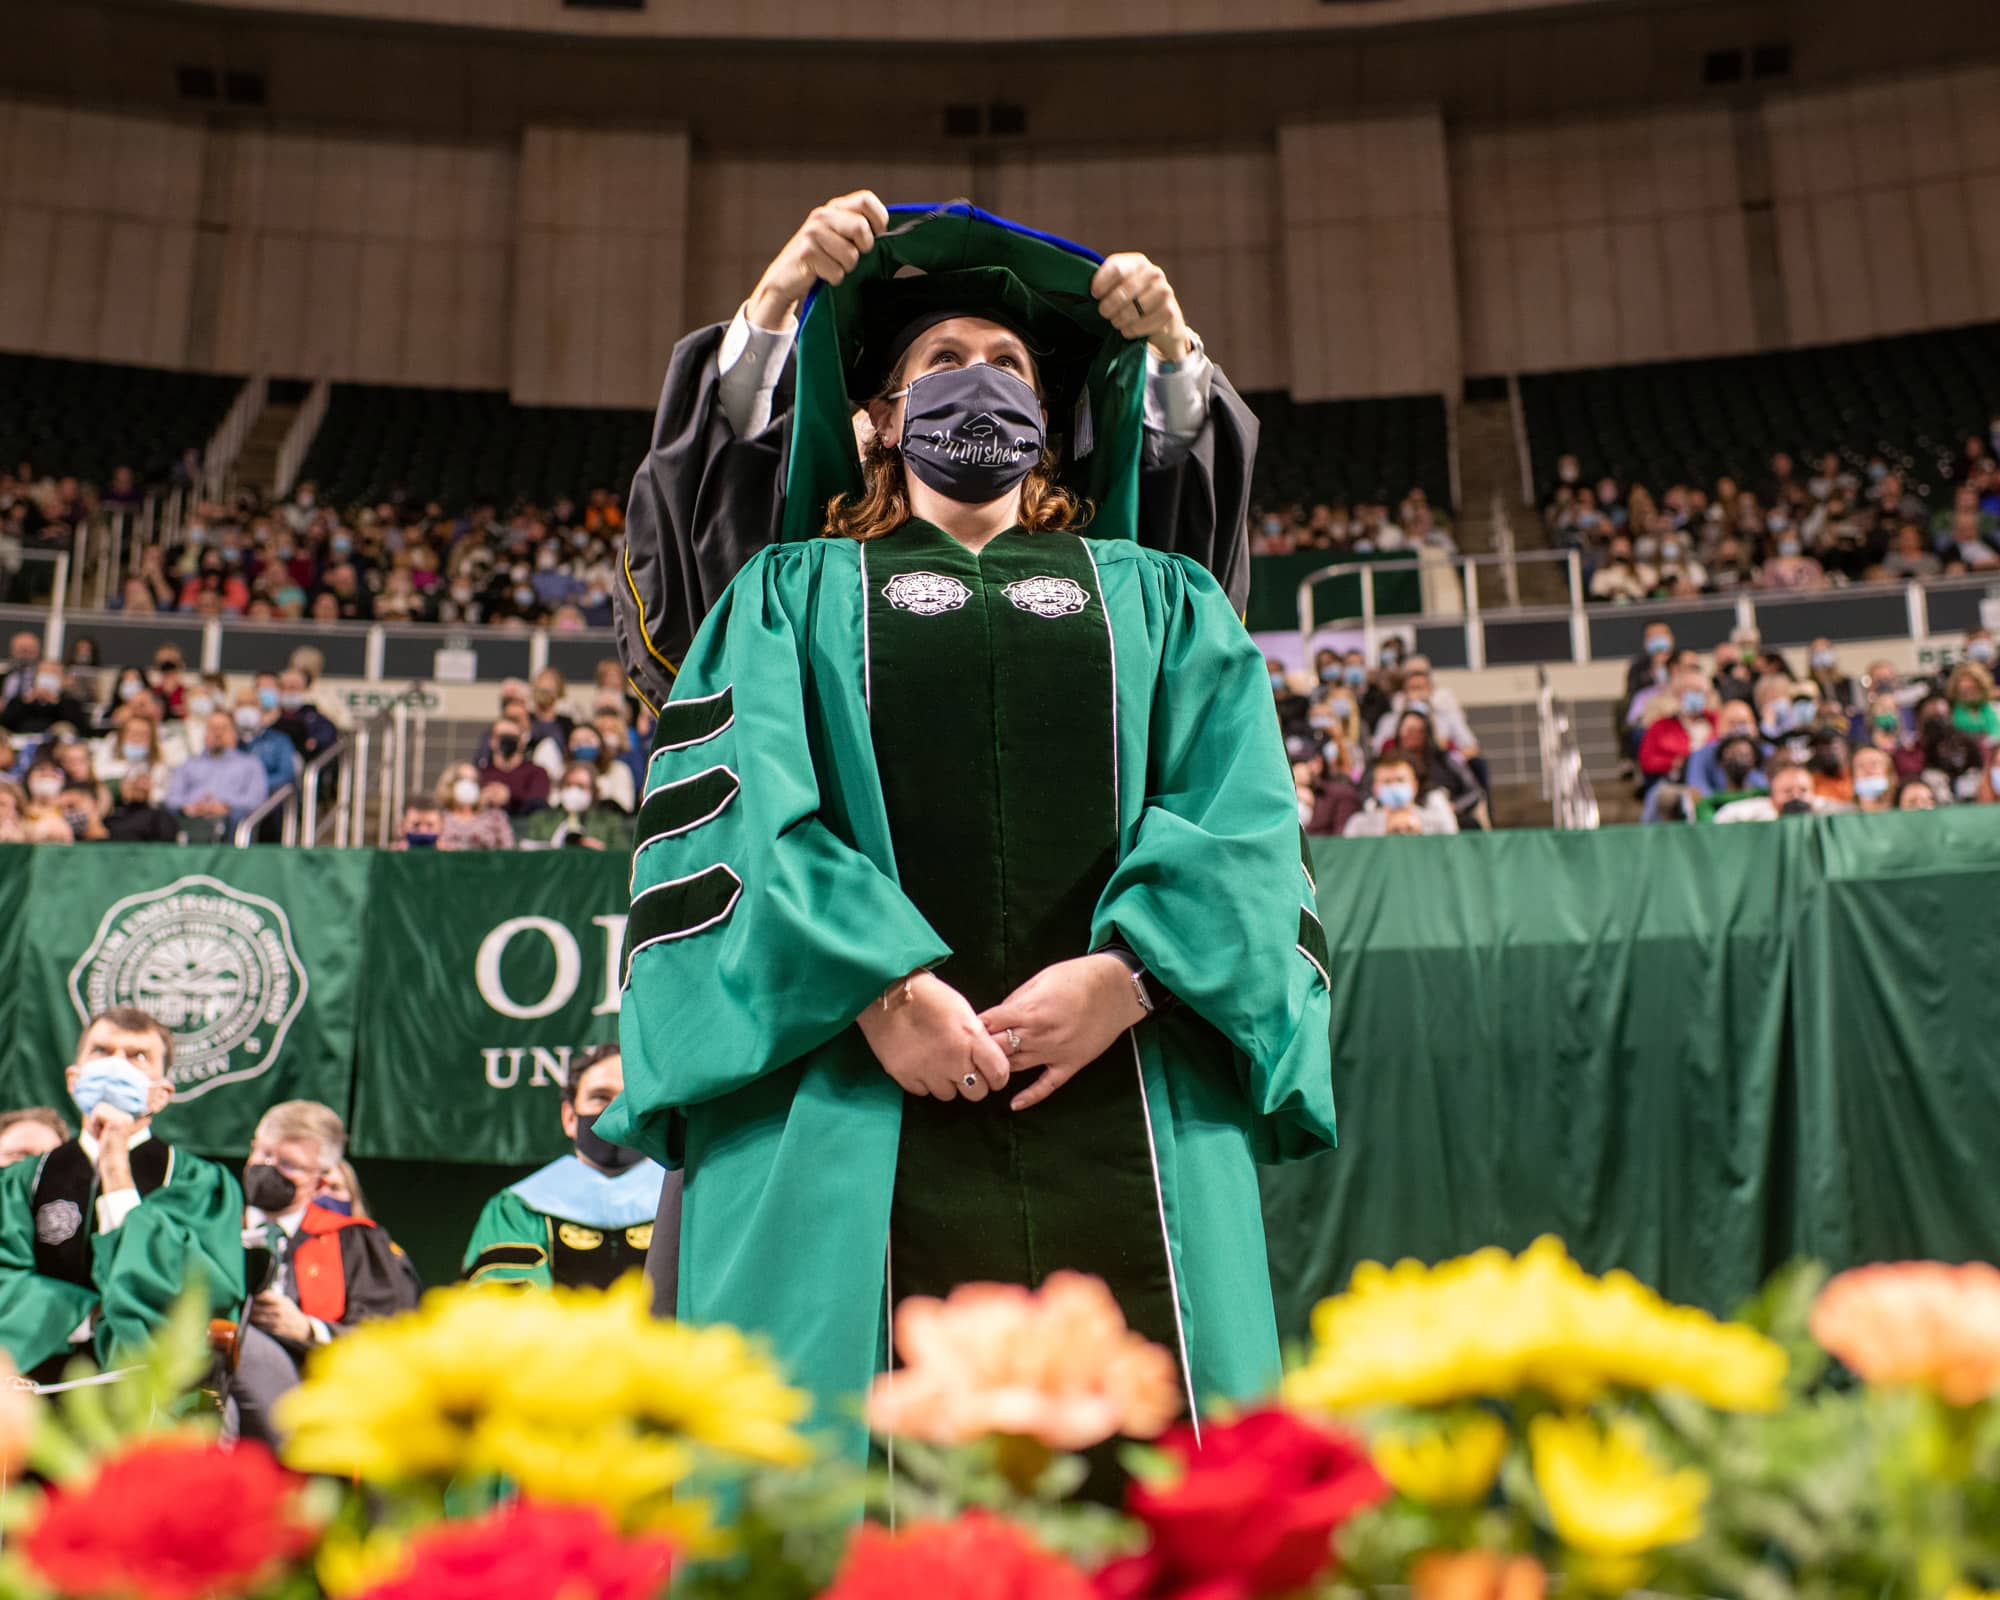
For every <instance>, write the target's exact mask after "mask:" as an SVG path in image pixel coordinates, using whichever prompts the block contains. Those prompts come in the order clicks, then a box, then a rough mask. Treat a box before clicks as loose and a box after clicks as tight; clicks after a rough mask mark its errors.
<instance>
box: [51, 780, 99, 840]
mask: <svg viewBox="0 0 2000 1600" xmlns="http://www.w3.org/2000/svg"><path fill="white" fill-rule="evenodd" d="M56 804H57V806H58V808H59V809H60V810H61V812H62V819H63V821H65V822H67V823H68V824H69V831H70V838H71V840H72V841H73V842H74V843H76V844H101V843H102V842H103V841H105V840H106V839H108V838H110V837H111V835H110V834H109V833H107V832H106V831H105V828H104V812H105V810H106V809H107V808H106V806H105V803H104V796H103V795H102V794H101V793H100V792H99V791H98V787H97V785H96V784H95V783H77V782H75V781H74V780H72V781H70V782H69V783H66V784H64V785H63V791H62V794H61V796H60V797H59V798H58V800H57V802H56Z"/></svg>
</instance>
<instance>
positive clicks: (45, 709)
mask: <svg viewBox="0 0 2000 1600" xmlns="http://www.w3.org/2000/svg"><path fill="white" fill-rule="evenodd" d="M58 723H66V724H68V725H69V726H70V727H71V728H74V729H76V730H78V731H79V732H81V731H83V730H85V729H88V728H89V727H90V726H91V719H90V707H88V706H86V705H85V704H84V703H83V702H82V701H80V700H79V699H77V697H76V696H75V695H73V694H71V693H70V692H69V690H68V689H66V688H65V687H64V686H63V670H62V667H61V666H60V665H59V664H57V663H56V662H53V661H43V662H40V663H39V664H38V665H37V666H36V668H35V675H34V677H33V678H32V679H30V680H29V681H28V685H27V687H26V688H25V689H24V690H23V692H22V693H20V694H19V695H17V696H16V697H15V698H13V699H12V700H9V701H8V702H7V704H6V707H5V708H4V709H0V728H5V729H6V730H7V731H8V732H9V733H17V734H30V733H47V732H48V731H49V729H51V728H53V727H55V726H56V725H57V724H58Z"/></svg>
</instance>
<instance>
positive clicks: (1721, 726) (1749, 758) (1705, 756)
mask: <svg viewBox="0 0 2000 1600" xmlns="http://www.w3.org/2000/svg"><path fill="white" fill-rule="evenodd" d="M1714 715H1715V737H1714V738H1713V739H1711V740H1710V741H1709V742H1708V743H1707V744H1705V745H1703V746H1702V747H1701V748H1700V749H1699V750H1696V751H1695V752H1694V753H1693V754H1692V755H1690V756H1689V757H1688V763H1687V773H1686V777H1685V780H1684V781H1685V782H1686V785H1687V787H1688V789H1689V790H1690V791H1691V793H1692V794H1693V795H1694V797H1695V798H1696V799H1697V800H1701V799H1705V798H1706V797H1707V796H1709V795H1712V794H1720V793H1723V792H1730V793H1732V794H1736V793H1741V792H1747V791H1748V790H1749V789H1761V788H1762V787H1763V786H1764V773H1763V765H1764V761H1765V758H1766V757H1767V756H1769V755H1770V753H1771V752H1770V748H1769V747H1768V746H1767V745H1766V744H1765V743H1764V742H1763V740H1762V739H1760V738H1759V737H1758V736H1757V715H1756V713H1755V712H1754V711H1752V710H1751V709H1750V707H1749V706H1747V705H1745V704H1744V703H1743V702H1742V701H1740V700H1731V701H1727V702H1725V703H1724V704H1723V705H1721V706H1720V707H1718V708H1717V710H1716V711H1715V714H1714ZM1732 738H1742V739H1746V740H1748V741H1749V744H1748V749H1747V750H1744V751H1738V752H1736V755H1737V758H1738V765H1739V766H1740V767H1741V768H1742V770H1741V771H1740V772H1736V773H1732V772H1731V771H1729V770H1728V769H1727V768H1725V767H1724V765H1723V756H1724V755H1725V754H1726V753H1727V752H1726V751H1725V749H1724V746H1725V744H1726V743H1727V741H1728V740H1730V739H1732Z"/></svg>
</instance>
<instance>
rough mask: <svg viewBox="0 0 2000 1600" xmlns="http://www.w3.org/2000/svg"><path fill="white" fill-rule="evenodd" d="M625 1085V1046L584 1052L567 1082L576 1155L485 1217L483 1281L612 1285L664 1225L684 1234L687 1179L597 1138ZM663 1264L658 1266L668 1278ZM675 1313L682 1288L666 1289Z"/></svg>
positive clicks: (480, 1237)
mask: <svg viewBox="0 0 2000 1600" xmlns="http://www.w3.org/2000/svg"><path fill="white" fill-rule="evenodd" d="M624 1087H625V1068H624V1063H623V1061H622V1060H621V1059H620V1057H619V1054H618V1046H616V1045H615V1044H607V1045H599V1046H598V1047H597V1048H595V1049H593V1050H591V1051H589V1052H587V1053H586V1054H585V1055H583V1056H581V1057H580V1058H579V1059H578V1060H577V1062H576V1064H575V1065H574V1066H572V1067H571V1068H570V1071H569V1078H568V1080H567V1081H566V1082H565V1083H564V1084H563V1097H562V1128H563V1133H564V1135H565V1136H566V1137H567V1138H568V1139H569V1141H570V1144H571V1147H572V1149H571V1153H570V1154H568V1155H563V1156H557V1157H556V1159H555V1160H553V1161H551V1162H550V1163H549V1164H548V1165H547V1166H545V1167H543V1168H541V1169H540V1170H539V1171H535V1172H531V1173H529V1174H528V1176H527V1177H525V1178H523V1179H522V1180H521V1181H520V1182H519V1183H515V1184H510V1185H509V1186H508V1187H507V1188H505V1189H502V1190H501V1191H500V1192H499V1193H498V1194H496V1195H495V1196H494V1197H493V1198H492V1199H491V1200H489V1201H487V1202H486V1208H485V1210H483V1211H481V1212H480V1213H479V1221H478V1223H477V1224H476V1225H475V1226H474V1227H473V1230H472V1238H471V1240H470V1241H469V1242H468V1243H467V1244H466V1247H465V1275H466V1277H467V1278H469V1279H470V1280H472V1281H473V1282H475V1283H534V1284H541V1285H544V1286H546V1285H548V1284H552V1283H561V1284H592V1285H595V1286H597V1287H600V1288H601V1287H603V1286H604V1285H605V1284H608V1283H611V1282H612V1281H614V1280H615V1279H617V1278H620V1277H622V1276H624V1274H626V1273H627V1272H637V1271H639V1270H641V1269H642V1268H644V1267H645V1266H646V1253H647V1251H648V1250H649V1249H650V1248H651V1247H652V1244H653V1240H654V1236H655V1225H656V1224H658V1225H659V1227H660V1228H662V1229H663V1230H664V1231H665V1232H666V1233H667V1235H668V1236H669V1238H670V1239H677V1237H678V1234H679V1230H680V1192H681V1177H680V1174H679V1173H678V1172H668V1171H667V1170H666V1169H665V1168H664V1167H662V1166H661V1165H660V1164H659V1163H658V1162H657V1161H649V1160H647V1159H646V1157H645V1156H643V1155H641V1154H640V1153H639V1152H638V1151H637V1150H633V1149H630V1148H627V1147H626V1146H623V1145H615V1144H612V1143H610V1142H608V1141H607V1140H605V1139H602V1138H600V1137H599V1136H598V1134H597V1119H598V1117H599V1116H600V1115H601V1114H602V1113H603V1111H604V1108H605V1107H606V1106H608V1105H610V1104H611V1102H612V1101H613V1100H615V1099H617V1098H618V1095H619V1093H620V1091H621V1090H623V1089H624ZM660 1267H661V1264H660V1263H659V1262H656V1263H655V1264H654V1275H655V1281H656V1282H658V1281H659V1277H660ZM664 1308H665V1310H666V1311H667V1313H668V1314H669V1315H671V1314H672V1312H673V1294H672V1291H671V1289H670V1288H669V1289H668V1290H667V1291H666V1293H665V1295H664Z"/></svg>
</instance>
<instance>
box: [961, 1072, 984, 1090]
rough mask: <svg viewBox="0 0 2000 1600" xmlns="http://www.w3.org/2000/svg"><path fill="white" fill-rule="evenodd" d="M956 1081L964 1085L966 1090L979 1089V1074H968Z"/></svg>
mask: <svg viewBox="0 0 2000 1600" xmlns="http://www.w3.org/2000/svg"><path fill="white" fill-rule="evenodd" d="M958 1081H959V1082H960V1083H962V1084H964V1085H965V1086H966V1088H968V1089H977V1088H978V1087H979V1074H978V1073H976V1072H968V1073H967V1074H966V1075H965V1076H964V1077H962V1078H960V1079H959V1080H958Z"/></svg>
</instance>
